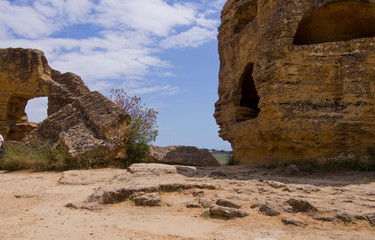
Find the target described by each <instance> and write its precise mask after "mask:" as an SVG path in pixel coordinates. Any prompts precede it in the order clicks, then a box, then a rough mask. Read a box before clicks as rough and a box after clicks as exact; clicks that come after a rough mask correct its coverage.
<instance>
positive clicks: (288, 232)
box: [0, 166, 375, 240]
mask: <svg viewBox="0 0 375 240" xmlns="http://www.w3.org/2000/svg"><path fill="white" fill-rule="evenodd" d="M166 168H169V167H166ZM145 169H146V170H145ZM162 169H164V166H162ZM191 169H193V170H192V171H193V172H189V174H186V171H185V170H186V169H185V170H184V171H177V172H168V173H167V174H165V171H164V170H165V169H164V170H163V171H164V172H163V171H160V169H158V171H157V172H151V173H152V174H150V172H148V173H146V172H147V171H148V167H147V166H146V167H144V166H143V168H142V169H141V170H139V171H137V172H135V173H132V174H131V173H129V172H127V171H126V170H116V169H102V170H91V171H74V172H66V173H58V172H48V173H30V172H12V173H6V172H0V219H1V221H0V239H216V240H220V239H262V238H263V239H279V240H280V239H375V227H374V226H372V225H371V224H370V221H369V220H368V219H367V218H366V216H367V214H369V213H374V212H375V176H374V174H373V173H357V172H350V173H345V174H321V175H312V176H289V175H285V174H283V173H280V172H277V171H276V172H275V171H273V170H272V171H270V170H264V169H262V170H260V169H251V168H247V167H241V168H240V167H232V168H230V167H225V168H223V167H221V168H215V169H209V168H206V169H196V168H191ZM63 175H64V178H63V180H64V181H62V182H64V183H65V184H61V183H60V184H59V180H60V179H61V178H62V176H63ZM118 179H120V180H118ZM166 182H168V183H174V184H175V185H174V186H176V189H174V190H173V191H162V190H160V189H159V190H156V191H155V193H156V194H157V195H158V197H159V198H160V199H161V206H157V207H145V206H135V204H134V202H133V201H132V200H130V198H127V199H125V200H124V201H121V202H119V203H116V204H102V203H101V202H100V201H99V200H98V203H97V205H96V206H99V207H100V210H98V209H96V210H95V209H94V211H93V209H92V210H87V209H82V208H81V207H76V208H77V209H75V208H72V207H66V205H67V204H68V203H71V205H73V206H76V205H79V204H82V203H84V202H85V201H86V202H87V201H88V198H89V196H90V195H93V194H94V193H95V194H97V195H98V196H99V195H100V194H104V195H105V194H106V193H104V192H105V191H104V190H103V189H107V190H106V191H107V193H108V191H109V192H111V191H112V192H115V191H114V190H113V189H115V188H116V187H118V186H123V187H132V186H137V187H139V186H142V187H143V188H144V186H147V187H149V186H151V185H150V184H154V185H155V184H166ZM190 183H194V184H197V186H200V185H199V184H201V183H204V184H211V185H214V186H216V187H215V189H204V187H203V189H198V190H199V191H198V190H197V189H195V188H189V187H187V186H188V185H187V184H190ZM154 185H152V186H154ZM102 186H104V187H102ZM163 186H164V185H163ZM178 186H184V187H182V188H181V189H179V187H178ZM189 186H190V185H189ZM202 186H203V185H202ZM98 189H99V190H98ZM108 189H110V190H108ZM137 189H138V188H137ZM116 191H117V190H116ZM132 191H133V190H132ZM117 192H118V191H117ZM104 195H101V196H104ZM194 195H195V196H194ZM291 198H293V199H303V200H304V201H306V202H309V203H311V204H312V205H313V206H314V207H316V208H317V209H318V211H316V212H293V211H289V210H288V207H289V208H290V206H286V204H285V201H287V200H288V199H291ZM217 199H228V200H230V201H234V202H237V203H239V204H240V205H241V206H242V207H241V210H243V211H247V212H248V213H249V216H247V217H243V218H234V219H223V218H220V217H212V216H211V217H210V216H208V213H209V208H187V207H186V204H187V203H188V202H193V203H194V202H195V203H198V202H199V201H201V200H205V201H206V202H209V204H210V205H211V206H212V205H215V202H216V200H217ZM262 203H271V206H272V204H274V205H276V207H277V209H278V210H279V211H280V214H279V215H277V216H265V215H264V214H262V213H261V211H260V206H261V205H262ZM342 212H344V213H347V214H348V215H349V216H350V217H351V222H345V221H343V220H340V218H337V217H334V219H331V220H332V221H331V220H330V221H329V222H326V221H321V220H316V219H314V217H316V216H328V215H329V216H336V215H337V214H338V213H342ZM327 214H328V215H327ZM202 215H203V216H202ZM285 217H289V218H292V219H294V220H297V222H298V223H300V224H299V226H294V225H286V224H285V223H283V222H282V220H283V219H284V218H285Z"/></svg>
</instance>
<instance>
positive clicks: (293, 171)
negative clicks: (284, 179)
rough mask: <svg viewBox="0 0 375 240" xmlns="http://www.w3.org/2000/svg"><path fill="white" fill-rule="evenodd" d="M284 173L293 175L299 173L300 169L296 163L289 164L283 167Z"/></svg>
mask: <svg viewBox="0 0 375 240" xmlns="http://www.w3.org/2000/svg"><path fill="white" fill-rule="evenodd" d="M284 173H285V174H287V175H291V176H294V175H299V174H301V170H300V169H299V168H298V166H297V165H294V164H291V165H288V166H286V167H285V168H284Z"/></svg>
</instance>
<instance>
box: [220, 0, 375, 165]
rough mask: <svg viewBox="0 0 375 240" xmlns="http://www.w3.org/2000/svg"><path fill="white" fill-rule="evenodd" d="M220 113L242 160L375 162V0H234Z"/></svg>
mask: <svg viewBox="0 0 375 240" xmlns="http://www.w3.org/2000/svg"><path fill="white" fill-rule="evenodd" d="M221 19H222V22H221V26H220V31H219V35H218V39H219V55H220V62H221V63H220V74H219V89H218V94H219V100H218V101H217V102H216V105H215V108H216V110H215V118H216V121H217V123H218V124H219V125H220V128H221V130H220V136H221V137H222V138H223V139H224V140H228V141H229V142H230V143H231V145H232V147H233V157H234V160H235V161H237V162H239V163H241V164H246V163H251V164H258V165H259V164H266V163H272V164H274V163H276V164H281V163H285V162H299V161H306V160H309V161H311V160H313V161H317V162H320V163H323V162H327V161H347V160H357V159H359V160H361V161H364V162H366V161H369V160H371V158H372V156H371V154H373V151H374V150H373V149H370V150H369V149H368V147H371V146H373V145H374V144H373V143H374V140H375V112H374V111H373V109H374V104H375V81H374V76H375V68H374V66H375V63H374V59H375V51H374V50H375V38H374V37H375V2H374V1H372V0H371V1H357V0H348V1H334V0H321V1H310V0H301V1H284V0H275V1H263V0H240V1H239V0H228V1H227V3H226V4H225V6H224V8H223V11H222V15H221Z"/></svg>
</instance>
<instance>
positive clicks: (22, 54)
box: [0, 48, 130, 164]
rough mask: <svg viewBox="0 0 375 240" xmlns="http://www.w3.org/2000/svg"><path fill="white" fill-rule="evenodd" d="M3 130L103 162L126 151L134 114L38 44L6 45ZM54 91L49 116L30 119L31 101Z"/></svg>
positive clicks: (0, 100)
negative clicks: (51, 60) (52, 60)
mask: <svg viewBox="0 0 375 240" xmlns="http://www.w3.org/2000/svg"><path fill="white" fill-rule="evenodd" d="M0 85H1V90H0V132H1V134H2V135H3V136H5V138H6V139H8V140H15V141H20V140H23V141H24V142H26V143H35V142H47V143H49V144H50V145H52V146H57V145H61V146H63V147H65V148H66V149H67V150H68V153H69V155H70V156H71V157H72V158H73V159H80V160H85V161H86V162H87V161H88V162H89V163H94V164H100V163H101V162H106V161H108V160H109V159H116V158H119V159H120V158H125V157H126V149H125V144H126V140H127V139H126V135H127V133H128V129H129V121H130V116H129V115H128V114H127V113H126V112H125V111H124V110H123V109H122V108H121V107H120V106H118V105H117V104H114V103H113V102H111V101H110V100H109V99H107V98H106V97H104V96H103V95H102V94H100V93H99V92H91V91H90V90H89V89H88V87H87V86H86V85H85V84H84V82H83V81H82V79H81V78H80V77H79V76H77V75H75V74H73V73H64V74H62V73H60V72H58V71H56V70H53V69H52V68H51V67H50V66H49V65H48V63H47V59H46V57H45V56H44V54H43V52H41V51H39V50H34V49H21V48H17V49H15V48H8V49H0ZM42 96H45V97H48V111H47V113H48V118H47V119H45V120H44V121H43V122H42V123H40V124H38V125H37V124H35V123H30V122H28V120H27V115H26V113H25V106H26V104H27V101H28V100H30V99H32V98H37V97H42Z"/></svg>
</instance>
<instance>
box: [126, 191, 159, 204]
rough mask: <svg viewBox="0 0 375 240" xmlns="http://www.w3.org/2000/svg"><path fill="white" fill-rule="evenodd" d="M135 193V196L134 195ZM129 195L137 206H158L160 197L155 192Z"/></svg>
mask: <svg viewBox="0 0 375 240" xmlns="http://www.w3.org/2000/svg"><path fill="white" fill-rule="evenodd" d="M134 195H135V196H134ZM134 195H133V196H131V199H132V200H133V201H134V203H135V205H137V206H145V207H158V206H159V207H160V206H161V200H160V197H159V196H158V195H157V194H156V193H141V194H134Z"/></svg>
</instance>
